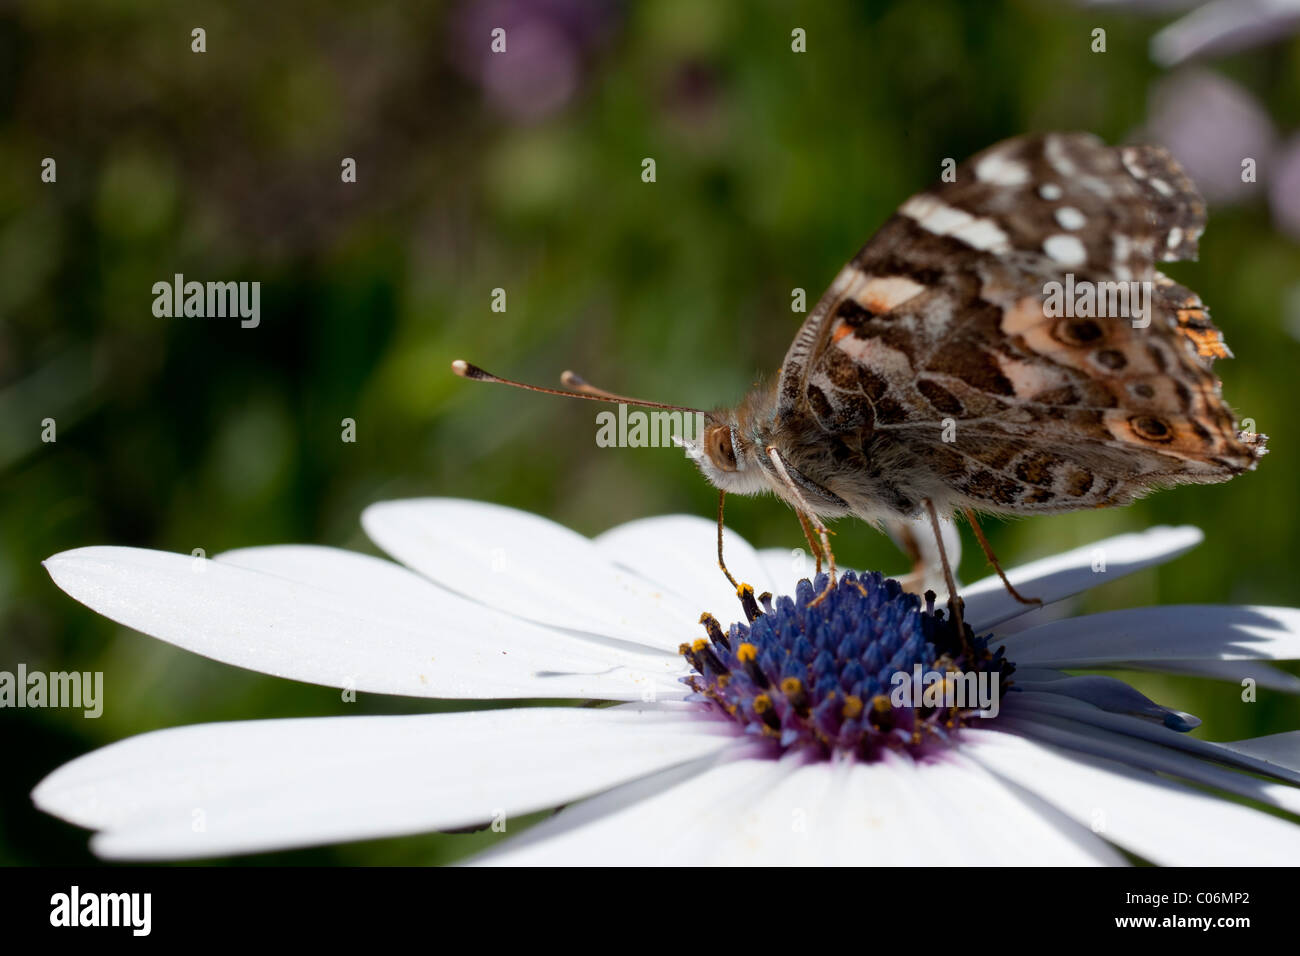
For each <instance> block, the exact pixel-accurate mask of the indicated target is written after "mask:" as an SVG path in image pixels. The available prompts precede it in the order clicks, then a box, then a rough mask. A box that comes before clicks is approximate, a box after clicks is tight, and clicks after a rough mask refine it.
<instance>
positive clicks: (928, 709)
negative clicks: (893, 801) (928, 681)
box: [679, 572, 1015, 761]
mask: <svg viewBox="0 0 1300 956" xmlns="http://www.w3.org/2000/svg"><path fill="white" fill-rule="evenodd" d="M826 583H827V577H826V575H824V574H822V575H818V577H817V581H816V583H815V584H814V583H812V582H810V581H809V580H808V579H806V578H805V579H804V580H802V581H800V582H799V584H798V586H797V587H796V589H795V597H794V598H790V597H779V598H776V599H775V600H773V599H772V597H771V595H770V594H764V595H762V596H761V597H760V598H759V599H758V600H757V601H756V600H755V598H754V594H753V589H752V588H750V587H749V586H748V585H742V587H741V590H740V595H739V596H740V599H741V603H742V605H743V606H744V608H745V612H746V616H747V617H748V618H749V623H748V624H739V623H737V624H732V625H731V627H730V629H728V630H727V631H726V632H724V631H723V630H722V627H721V626H720V625H719V624H718V622H717V619H716V618H714V617H713V615H711V614H708V613H705V614H703V615H701V617H700V623H701V624H703V625H704V629H705V631H706V632H707V634H708V639H707V640H706V639H704V638H701V639H699V640H696V641H695V642H694V643H693V644H683V645H681V647H680V648H679V650H680V652H681V654H682V656H684V657H685V658H686V659H687V661H688V662H689V663H690V665H691V667H692V669H693V670H694V671H695V673H694V674H691V675H689V676H687V677H684V678H682V680H683V682H684V683H685V684H687V685H688V686H689V687H691V689H692V690H694V691H695V692H696V694H697V695H698V698H699V699H702V700H705V701H708V702H709V704H710V705H711V706H712V707H713V708H714V709H715V710H717V711H719V712H720V713H722V714H724V715H726V716H727V717H728V718H730V719H731V720H734V721H735V722H736V723H739V724H741V725H742V726H743V727H744V729H745V732H746V733H750V734H753V735H755V736H758V737H763V738H767V739H770V740H772V741H774V742H775V743H776V744H777V745H778V747H779V749H780V750H781V751H782V752H786V751H791V750H801V751H804V752H806V753H808V754H811V755H814V756H818V757H821V758H829V757H831V756H832V755H834V754H850V755H853V756H855V757H857V758H858V759H861V760H867V761H871V760H877V759H879V758H880V757H881V756H882V755H883V754H884V753H886V752H890V751H892V752H897V753H907V754H910V755H912V756H913V757H922V756H925V755H926V754H928V753H931V752H933V751H934V750H936V749H939V748H942V747H946V746H948V745H950V744H951V743H952V742H953V741H954V739H955V733H956V732H957V731H958V730H960V728H961V727H962V726H963V725H964V724H965V723H967V722H968V721H969V720H971V719H972V718H973V715H974V713H975V710H976V709H977V708H972V707H970V706H957V705H954V704H952V703H951V700H952V699H953V698H952V695H951V694H950V695H949V696H948V698H947V699H946V700H947V702H944V701H945V699H944V698H943V687H944V686H947V687H948V688H952V687H954V686H955V685H957V684H963V683H967V684H968V685H969V686H975V684H976V683H978V682H979V681H981V680H982V681H984V683H985V685H990V684H991V686H992V687H993V688H994V690H995V692H1000V691H1001V690H1004V689H1005V688H1006V687H1007V685H1008V684H1009V680H1008V678H1010V676H1011V674H1012V672H1013V671H1014V670H1015V665H1014V664H1012V663H1011V662H1009V661H1007V660H1006V659H1005V657H1004V656H1003V651H1002V648H998V650H997V651H996V653H993V652H990V651H989V649H988V643H989V639H988V637H983V638H977V637H976V636H975V635H974V633H973V632H972V631H971V630H970V627H969V626H966V628H965V630H966V634H965V640H963V639H962V635H961V634H959V633H958V631H957V628H956V627H955V625H954V624H953V622H952V621H950V620H948V619H946V617H945V615H944V613H943V612H942V611H935V609H934V594H933V592H927V594H926V602H925V605H924V606H923V605H922V603H921V599H920V598H919V597H917V596H916V595H915V594H911V593H909V592H907V591H904V590H903V589H902V587H901V585H899V583H898V582H897V581H894V580H889V579H885V578H884V577H883V576H882V575H880V574H877V573H874V572H872V573H868V574H863V575H861V576H859V575H856V574H854V573H853V572H848V573H847V574H844V575H843V576H842V577H841V578H840V579H839V581H838V582H837V584H836V586H835V587H834V588H833V589H832V590H831V591H830V592H829V593H828V594H827V595H826V596H825V598H822V599H820V600H818V595H820V594H821V593H822V591H823V590H824V589H825V587H826ZM814 601H816V602H817V603H813V602H814ZM759 602H761V603H762V605H763V607H762V609H760V608H759ZM917 674H927V675H936V676H935V678H934V680H933V685H934V686H936V687H938V688H939V690H937V691H936V692H935V693H936V694H937V695H938V696H937V697H932V698H929V703H927V702H925V701H926V699H927V698H925V697H924V695H923V694H922V692H921V688H920V687H919V686H917V682H916V680H915V675H917ZM900 675H903V676H900ZM957 675H960V676H961V680H957V679H956V678H957ZM971 677H974V678H975V681H970V680H969V679H970V678H971ZM944 681H946V685H945V684H944V683H943V682H944Z"/></svg>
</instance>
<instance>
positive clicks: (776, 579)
mask: <svg viewBox="0 0 1300 956" xmlns="http://www.w3.org/2000/svg"><path fill="white" fill-rule="evenodd" d="M758 557H759V560H760V561H762V562H763V567H765V568H766V569H767V577H768V580H770V581H771V582H772V583H773V585H774V587H773V590H772V593H773V594H776V595H782V594H785V595H789V596H790V597H793V596H794V593H795V587H796V586H797V585H798V584H799V582H800V581H801V580H803V579H804V578H809V579H811V578H812V576H813V572H815V571H816V570H817V566H816V563H815V562H814V561H813V558H812V555H810V554H808V549H807V548H762V549H761V550H760V551H759V552H758Z"/></svg>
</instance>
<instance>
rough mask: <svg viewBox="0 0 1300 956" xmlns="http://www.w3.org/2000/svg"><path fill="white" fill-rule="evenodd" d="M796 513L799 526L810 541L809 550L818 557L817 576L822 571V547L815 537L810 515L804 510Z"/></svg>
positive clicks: (805, 538) (806, 539)
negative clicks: (809, 521) (809, 518)
mask: <svg viewBox="0 0 1300 956" xmlns="http://www.w3.org/2000/svg"><path fill="white" fill-rule="evenodd" d="M795 514H797V515H798V516H799V526H800V527H801V528H803V536H804V540H805V541H807V542H808V550H809V551H811V552H812V555H813V557H814V558H816V559H817V570H816V572H814V577H815V576H816V575H818V574H821V573H822V548H821V545H820V544H818V543H817V539H816V538H814V537H813V530H812V526H811V525H810V524H809V523H808V516H807V515H806V514H804V513H803V512H802V511H796V512H795Z"/></svg>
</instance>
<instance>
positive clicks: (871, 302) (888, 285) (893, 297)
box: [859, 276, 925, 314]
mask: <svg viewBox="0 0 1300 956" xmlns="http://www.w3.org/2000/svg"><path fill="white" fill-rule="evenodd" d="M924 291H925V286H923V285H921V283H919V282H915V281H913V280H912V279H909V278H908V277H907V276H879V277H877V278H874V279H869V280H868V281H867V283H866V285H864V286H863V287H862V292H861V293H860V295H859V300H860V301H861V302H862V304H863V305H865V306H866V307H867V308H868V309H870V310H871V311H872V312H875V313H877V314H879V313H881V312H888V311H889V310H890V309H894V308H897V307H898V306H900V305H902V304H903V303H904V302H906V301H907V300H908V299H910V298H912V297H913V296H915V295H918V294H919V293H921V292H924Z"/></svg>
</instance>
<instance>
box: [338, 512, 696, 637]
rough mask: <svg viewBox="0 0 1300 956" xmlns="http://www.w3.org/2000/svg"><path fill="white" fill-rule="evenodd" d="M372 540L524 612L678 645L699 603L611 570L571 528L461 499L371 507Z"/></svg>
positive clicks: (460, 587)
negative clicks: (689, 603)
mask: <svg viewBox="0 0 1300 956" xmlns="http://www.w3.org/2000/svg"><path fill="white" fill-rule="evenodd" d="M361 523H362V525H363V526H364V527H365V529H366V534H368V535H370V538H371V540H372V541H374V542H375V544H377V545H379V546H380V547H381V548H383V549H384V550H385V551H387V552H388V553H389V554H391V555H392V556H393V557H395V558H397V559H398V560H399V561H401V562H402V563H403V564H405V565H407V566H408V567H410V568H413V569H414V570H416V571H418V572H420V573H421V574H423V575H425V576H426V577H429V578H431V579H433V580H434V581H436V582H437V583H438V584H441V585H443V586H444V587H447V588H450V589H451V590H453V591H458V592H459V593H461V594H465V595H468V596H469V597H472V598H474V599H475V600H477V601H481V602H482V603H484V604H487V605H490V606H492V607H495V608H499V609H501V610H503V611H507V612H509V613H511V614H514V615H517V616H518V617H522V618H526V619H528V620H532V621H537V622H539V623H542V624H551V625H554V626H557V627H566V628H574V629H577V630H583V631H588V632H590V633H593V634H603V635H607V636H610V637H617V638H620V639H621V640H625V641H629V642H632V643H635V644H642V645H645V646H648V647H653V648H657V649H659V650H667V651H675V650H676V648H677V647H678V646H679V645H680V644H681V643H682V642H683V641H686V640H691V639H693V638H694V637H695V636H696V631H697V630H698V629H699V625H698V619H699V616H700V611H701V610H703V609H702V608H698V607H697V608H694V609H693V610H692V606H691V605H688V604H684V603H682V601H681V599H679V598H677V597H676V596H674V595H672V594H669V593H666V592H664V590H663V589H662V588H656V587H654V586H653V585H651V584H650V583H648V582H646V581H644V580H641V579H640V578H638V577H637V576H636V575H634V574H630V573H628V572H626V571H622V570H620V569H618V568H615V567H614V566H613V565H612V564H611V563H610V561H609V558H608V557H606V556H605V555H604V554H603V553H602V552H601V551H600V549H599V548H597V547H596V545H595V544H593V543H592V542H591V541H589V540H587V539H586V538H584V537H583V536H582V535H580V534H578V533H577V532H575V531H570V530H569V529H568V528H565V527H562V526H561V525H558V524H556V523H555V522H553V521H548V520H547V519H545V518H542V517H540V516H538V515H534V514H529V513H528V512H526V511H518V510H516V509H514V508H506V507H502V506H501V505H494V504H488V503H485V502H481V501H465V500H459V499H455V498H421V499H415V500H411V501H387V502H383V503H380V504H375V505H371V506H370V507H369V508H367V509H366V510H365V513H364V514H363V515H362V517H361Z"/></svg>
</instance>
